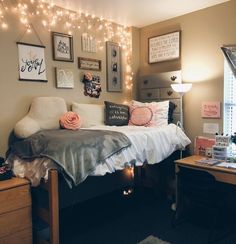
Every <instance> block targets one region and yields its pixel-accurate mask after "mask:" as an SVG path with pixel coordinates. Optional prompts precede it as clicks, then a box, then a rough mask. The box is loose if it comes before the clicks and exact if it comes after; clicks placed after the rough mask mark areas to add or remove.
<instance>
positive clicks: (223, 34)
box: [139, 0, 236, 149]
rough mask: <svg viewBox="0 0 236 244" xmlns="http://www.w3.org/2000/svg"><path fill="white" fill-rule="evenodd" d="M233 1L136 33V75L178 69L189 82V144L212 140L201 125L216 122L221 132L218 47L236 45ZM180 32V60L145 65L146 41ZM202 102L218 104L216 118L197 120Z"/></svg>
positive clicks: (186, 116)
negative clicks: (137, 42)
mask: <svg viewBox="0 0 236 244" xmlns="http://www.w3.org/2000/svg"><path fill="white" fill-rule="evenodd" d="M235 9H236V1H235V0H231V1H229V2H226V3H223V4H220V5H216V6H213V7H210V8H206V9H203V10H200V11H197V12H193V13H190V14H186V15H183V16H180V17H177V18H173V19H170V20H168V21H164V22H160V23H157V24H153V25H150V26H147V27H144V28H142V29H141V30H140V47H141V48H140V70H139V75H144V74H152V73H156V72H165V71H172V70H178V69H181V70H182V81H183V82H191V83H193V87H192V89H191V91H190V92H188V93H186V94H185V95H184V97H183V100H184V128H185V131H186V133H187V135H188V136H189V137H190V139H191V141H192V145H191V148H192V149H193V141H194V138H195V137H196V136H207V137H214V135H212V134H208V133H203V124H204V123H216V124H218V125H219V127H220V132H221V133H222V132H223V131H222V130H223V129H222V127H223V120H222V116H223V107H222V102H223V76H224V74H223V68H224V58H223V55H222V52H221V49H220V47H221V46H222V45H229V44H236V28H235V26H236V15H235ZM176 30H180V31H181V58H180V59H179V60H177V61H166V62H161V63H154V64H149V63H148V38H149V37H153V36H158V35H162V34H165V33H169V32H173V31H176ZM204 101H220V102H221V118H220V119H204V118H201V104H202V102H204Z"/></svg>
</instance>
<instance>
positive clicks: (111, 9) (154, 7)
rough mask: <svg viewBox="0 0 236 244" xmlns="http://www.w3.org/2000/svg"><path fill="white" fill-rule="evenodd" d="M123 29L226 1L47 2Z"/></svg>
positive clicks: (53, 0) (123, 0) (60, 0)
mask: <svg viewBox="0 0 236 244" xmlns="http://www.w3.org/2000/svg"><path fill="white" fill-rule="evenodd" d="M49 1H51V2H53V3H55V4H56V5H58V6H61V7H63V8H67V9H71V10H75V11H82V12H83V13H88V14H90V15H95V16H96V17H103V18H104V19H107V20H111V21H114V22H116V23H118V24H122V25H126V26H135V27H143V26H146V25H150V24H153V23H156V22H160V21H163V20H167V19H170V18H173V17H177V16H180V15H183V14H186V13H190V12H194V11H197V10H200V9H203V8H207V7H210V6H213V5H216V4H220V3H223V2H227V1H229V0H49Z"/></svg>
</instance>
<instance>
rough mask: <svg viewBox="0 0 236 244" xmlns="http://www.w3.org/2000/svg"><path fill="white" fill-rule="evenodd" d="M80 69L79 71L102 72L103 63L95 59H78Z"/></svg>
mask: <svg viewBox="0 0 236 244" xmlns="http://www.w3.org/2000/svg"><path fill="white" fill-rule="evenodd" d="M78 67H79V69H87V70H97V71H100V70H101V69H102V61H101V60H98V59H93V58H82V57H78Z"/></svg>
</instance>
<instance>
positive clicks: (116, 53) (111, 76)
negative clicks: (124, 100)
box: [106, 42, 122, 92]
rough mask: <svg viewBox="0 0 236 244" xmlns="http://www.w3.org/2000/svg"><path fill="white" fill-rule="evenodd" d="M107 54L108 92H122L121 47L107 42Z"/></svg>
mask: <svg viewBox="0 0 236 244" xmlns="http://www.w3.org/2000/svg"><path fill="white" fill-rule="evenodd" d="M106 52H107V67H106V68H107V91H108V92H122V81H121V61H120V46H119V45H118V43H114V42H106Z"/></svg>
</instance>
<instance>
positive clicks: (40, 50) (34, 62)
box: [17, 42, 47, 82]
mask: <svg viewBox="0 0 236 244" xmlns="http://www.w3.org/2000/svg"><path fill="white" fill-rule="evenodd" d="M17 46H18V58H19V80H22V81H40V82H47V77H46V65H45V56H44V50H45V46H40V45H34V44H29V43H23V42H17Z"/></svg>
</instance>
